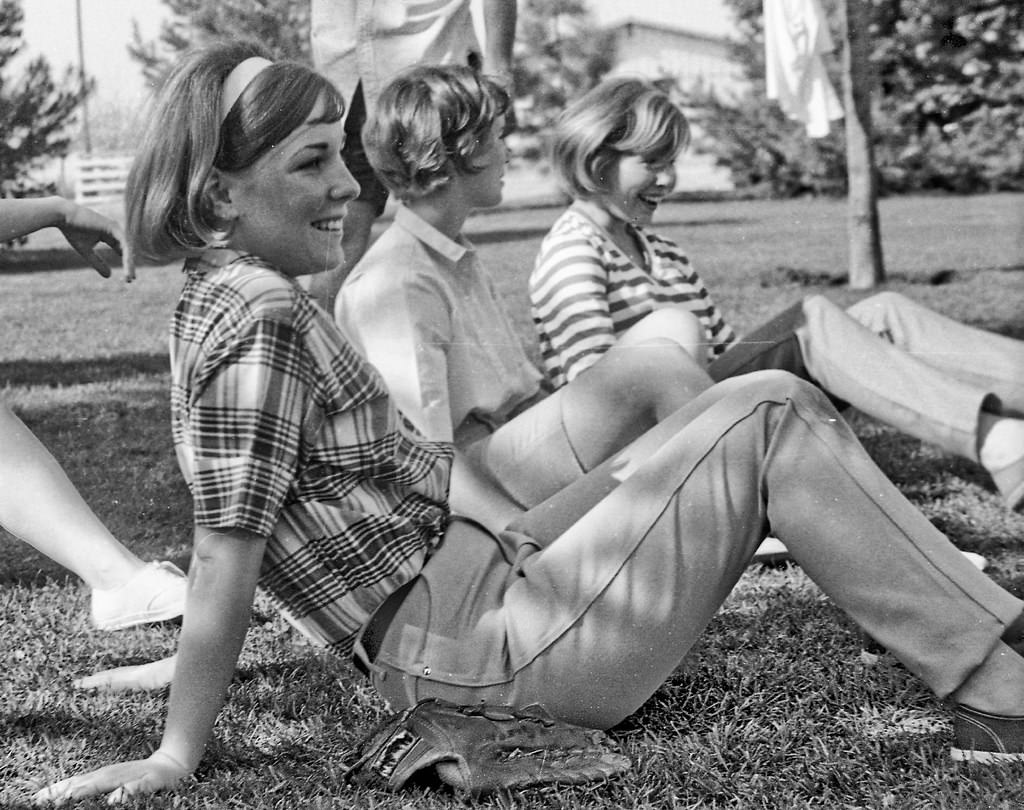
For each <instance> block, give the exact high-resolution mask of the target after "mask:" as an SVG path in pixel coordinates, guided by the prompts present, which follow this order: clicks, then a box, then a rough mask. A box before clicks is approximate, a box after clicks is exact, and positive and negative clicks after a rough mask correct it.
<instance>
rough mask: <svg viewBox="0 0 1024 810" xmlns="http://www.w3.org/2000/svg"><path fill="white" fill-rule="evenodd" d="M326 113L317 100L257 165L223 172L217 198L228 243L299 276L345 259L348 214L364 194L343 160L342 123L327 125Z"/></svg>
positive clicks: (333, 265)
mask: <svg viewBox="0 0 1024 810" xmlns="http://www.w3.org/2000/svg"><path fill="white" fill-rule="evenodd" d="M322 114H323V102H318V103H317V105H316V107H314V109H313V111H312V112H311V113H310V116H309V118H308V120H307V122H306V123H305V124H302V125H301V126H299V127H297V128H296V129H295V130H293V131H292V132H291V133H290V134H289V135H288V137H286V138H285V139H284V140H282V141H281V142H280V143H278V144H276V145H275V146H274V148H272V149H270V150H269V151H268V152H267V153H265V154H264V155H262V156H261V157H260V158H259V159H258V160H257V161H256V162H255V163H254V164H253V165H252V166H249V167H248V168H245V169H242V170H241V171H237V172H226V171H222V172H220V173H219V183H220V188H219V190H218V192H217V195H216V197H215V201H214V206H215V210H216V211H217V214H218V216H220V217H221V218H222V219H225V220H229V221H230V222H231V228H230V232H229V235H228V238H227V245H228V247H230V248H232V249H234V250H238V251H240V252H243V253H252V254H255V255H257V256H259V257H260V258H262V259H263V260H264V261H267V262H270V264H272V265H273V266H274V267H275V268H277V269H278V270H279V271H280V272H282V273H284V274H285V275H288V276H293V277H294V276H303V275H308V274H310V273H319V272H322V271H325V270H331V269H334V268H336V267H338V266H339V265H340V264H341V263H342V261H343V260H344V258H345V255H344V252H343V251H342V247H341V237H342V217H343V216H344V214H345V207H346V204H347V203H348V201H349V200H351V199H353V198H354V197H355V195H356V194H357V193H358V192H359V185H358V184H357V183H356V181H355V180H354V179H353V177H352V175H351V174H349V171H348V169H347V168H346V167H345V163H344V161H343V160H342V159H341V154H340V153H341V147H342V145H343V144H344V133H343V130H342V124H341V122H340V121H335V122H330V123H323V122H322V121H320V118H321V117H322Z"/></svg>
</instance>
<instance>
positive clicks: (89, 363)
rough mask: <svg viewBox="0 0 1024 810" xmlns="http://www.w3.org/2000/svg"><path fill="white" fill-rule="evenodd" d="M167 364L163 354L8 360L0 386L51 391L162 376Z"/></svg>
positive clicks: (2, 367)
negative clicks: (64, 387) (26, 387)
mask: <svg viewBox="0 0 1024 810" xmlns="http://www.w3.org/2000/svg"><path fill="white" fill-rule="evenodd" d="M169 362H170V361H169V360H168V357H167V355H166V354H163V353H161V354H152V353H144V352H138V353H135V354H119V355H115V356H113V357H101V358H94V357H90V358H86V359H77V360H8V361H4V362H0V386H31V385H44V386H50V387H54V388H55V387H58V386H68V385H81V384H82V383H95V382H109V381H112V380H123V379H124V378H125V377H137V376H140V375H152V374H166V373H167V372H168V370H169V368H170V366H169Z"/></svg>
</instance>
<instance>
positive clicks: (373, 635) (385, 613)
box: [352, 576, 419, 677]
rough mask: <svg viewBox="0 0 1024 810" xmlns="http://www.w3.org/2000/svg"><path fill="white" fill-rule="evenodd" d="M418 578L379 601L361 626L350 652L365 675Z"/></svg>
mask: <svg viewBox="0 0 1024 810" xmlns="http://www.w3.org/2000/svg"><path fill="white" fill-rule="evenodd" d="M418 579H419V577H418V576H415V577H413V578H412V579H410V580H409V581H408V582H406V583H405V584H404V585H402V586H401V587H400V588H398V590H396V591H393V592H392V593H391V594H390V595H389V596H388V598H387V599H385V600H384V601H383V602H382V603H381V605H380V607H379V608H377V610H376V611H374V614H373V615H372V616H371V617H370V620H369V621H368V622H367V623H366V626H365V627H363V632H362V635H361V636H360V637H359V639H358V641H356V644H355V649H354V650H353V653H352V662H353V663H354V664H355V667H356V669H358V670H359V671H360V672H362V673H363V674H364V675H366V676H367V677H369V676H370V665H371V664H372V663H373V662H374V661H376V660H377V653H379V652H380V645H381V642H382V641H383V640H384V636H385V635H386V634H387V632H388V629H389V628H390V627H391V622H392V621H393V620H394V618H395V614H396V613H398V609H399V608H400V607H401V606H402V602H404V601H405V597H406V596H408V595H409V591H411V590H412V586H413V585H415V584H416V581H417V580H418Z"/></svg>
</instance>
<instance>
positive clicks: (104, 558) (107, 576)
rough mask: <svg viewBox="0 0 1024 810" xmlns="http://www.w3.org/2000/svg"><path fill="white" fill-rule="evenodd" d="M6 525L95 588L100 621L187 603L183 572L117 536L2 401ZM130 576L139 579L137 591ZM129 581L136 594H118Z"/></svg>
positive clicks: (0, 504) (0, 500)
mask: <svg viewBox="0 0 1024 810" xmlns="http://www.w3.org/2000/svg"><path fill="white" fill-rule="evenodd" d="M0 524H2V525H3V527H4V528H5V529H7V531H9V532H10V533H11V534H13V535H16V536H17V537H19V538H21V539H22V540H24V541H25V542H26V543H28V544H29V545H31V546H32V547H33V548H35V549H36V550H38V551H40V552H42V553H43V554H45V555H46V556H48V557H50V558H51V559H52V560H54V561H55V562H57V563H59V564H60V565H62V566H64V567H65V568H67V569H68V570H70V571H72V572H74V573H75V574H77V575H78V576H79V577H81V578H82V579H83V580H84V581H85V582H86V584H87V585H89V586H90V587H91V588H93V593H94V605H93V607H94V611H93V614H94V616H93V617H94V620H96V621H97V623H98V624H100V626H103V627H107V628H108V629H115V628H116V627H121V626H127V624H136V623H140V622H143V621H159V620H163V619H169V618H172V617H174V616H178V615H180V614H181V611H182V609H183V608H184V603H185V579H184V575H183V574H182V573H181V572H180V571H178V570H177V569H175V568H173V566H170V565H169V563H163V564H147V563H145V562H143V561H142V560H140V559H139V558H138V557H137V556H135V555H134V554H133V553H132V552H131V551H129V550H128V549H127V548H125V547H124V546H123V545H122V544H121V543H120V542H118V540H117V539H116V538H115V537H114V536H113V535H112V534H111V533H110V532H109V531H108V530H107V527H106V526H104V525H103V523H102V522H101V521H100V519H99V518H98V517H96V515H95V513H94V512H93V511H92V509H90V508H89V506H88V504H86V503H85V501H84V500H83V499H82V496H81V495H80V494H79V492H78V490H77V489H76V488H75V486H74V484H72V483H71V481H70V480H69V479H68V477H67V475H66V474H65V472H64V470H63V469H61V466H60V464H58V463H57V460H56V459H55V458H54V457H53V456H52V455H51V454H50V452H49V451H48V450H47V449H46V448H45V447H44V446H43V444H42V443H41V442H40V441H39V440H38V439H37V438H36V437H35V435H34V434H33V433H32V432H31V431H30V430H29V429H28V428H27V427H26V426H25V424H24V423H23V422H22V421H21V420H20V419H18V417H17V416H15V415H14V414H13V413H12V412H11V410H10V409H9V408H8V407H7V406H6V405H3V404H0ZM172 569H173V570H172ZM140 578H141V579H140ZM131 583H137V584H139V586H140V590H139V593H138V594H135V593H134V585H131ZM126 585H129V588H130V590H132V593H124V594H119V592H118V589H120V588H122V587H124V586H126ZM122 597H123V599H122ZM136 597H137V598H136ZM154 599H155V600H156V602H155V603H154V602H153V601H152V600H154ZM124 600H127V604H123V603H122V602H123V601H124ZM97 601H98V603H99V610H98V611H97V609H96V608H97ZM108 603H110V604H108ZM147 606H148V607H147ZM140 612H141V613H140Z"/></svg>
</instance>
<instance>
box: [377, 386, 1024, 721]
mask: <svg viewBox="0 0 1024 810" xmlns="http://www.w3.org/2000/svg"><path fill="white" fill-rule="evenodd" d="M673 430H674V433H673ZM651 445H654V446H658V447H660V449H658V450H657V451H656V452H654V453H653V454H652V453H651V452H650V451H651ZM620 481H621V482H622V483H619V482H620ZM604 493H609V494H607V495H606V496H605V497H602V495H604ZM595 498H599V499H600V500H599V502H598V503H597V505H596V506H594V507H593V508H592V509H591V508H589V507H590V506H591V504H592V503H593V501H594V499H595ZM574 499H575V501H576V502H575V503H574ZM553 500H554V501H557V503H555V504H553V505H548V506H546V508H543V509H541V510H539V511H538V512H536V513H534V512H531V513H529V514H527V515H526V516H525V517H524V519H523V520H522V521H521V522H520V523H518V524H516V525H515V526H513V527H510V531H509V533H507V535H506V536H505V537H504V538H503V540H502V542H501V543H500V544H499V545H500V546H502V548H503V550H502V552H501V553H502V554H504V556H505V558H506V559H505V561H504V562H503V563H495V561H496V560H497V559H498V556H500V555H498V553H497V552H495V553H494V554H492V557H491V559H490V560H489V562H488V564H487V565H485V566H484V573H483V574H481V575H480V576H479V577H475V576H474V574H473V573H472V569H471V568H466V567H464V566H465V563H466V561H467V554H466V553H463V549H464V550H467V551H468V549H471V548H472V549H481V548H482V547H483V545H482V544H481V543H479V542H473V543H470V544H466V545H464V546H463V549H460V550H458V551H457V552H455V557H456V558H457V559H454V560H453V559H452V558H450V557H449V556H448V555H446V553H445V547H444V546H442V549H441V551H440V552H438V555H437V556H435V558H432V560H431V561H430V562H429V563H428V565H427V567H426V569H425V570H424V572H423V576H422V579H423V580H424V582H425V584H424V585H423V586H422V587H421V588H419V589H418V590H417V591H416V592H415V593H416V596H415V598H410V599H408V600H407V601H406V603H404V604H403V605H402V606H401V607H400V608H399V610H398V614H397V615H396V617H395V619H394V621H393V623H392V625H391V627H390V629H389V631H388V632H387V633H386V635H385V637H384V640H383V643H382V647H381V650H380V656H379V659H378V663H379V664H380V665H381V666H382V668H383V669H382V671H383V672H384V677H382V678H381V677H379V676H378V677H377V678H376V680H375V684H376V685H377V686H378V688H380V689H381V691H383V692H384V694H385V695H386V696H388V697H389V699H392V700H396V701H405V700H414V699H417V698H419V697H423V696H426V695H431V694H436V695H439V696H442V697H447V698H449V699H453V700H456V701H457V702H463V703H473V702H476V701H477V700H481V699H487V700H507V701H510V702H513V703H527V702H531V701H541V702H543V703H545V704H547V705H548V706H549V707H550V708H551V709H552V710H553V711H554V713H555V714H556V715H559V716H562V717H565V718H567V719H571V720H575V721H576V722H580V723H583V724H587V725H593V726H598V727H606V726H609V725H613V724H614V723H617V722H619V721H620V720H621V719H622V718H624V717H625V716H627V715H628V714H630V713H632V712H633V711H635V710H636V708H637V707H639V706H640V705H641V704H642V703H643V702H644V701H645V700H646V699H647V698H648V697H649V696H650V694H652V693H653V691H654V690H655V689H656V688H657V687H658V685H659V684H661V683H662V682H663V681H664V679H665V678H666V677H668V675H669V674H670V673H671V672H672V671H673V670H674V669H675V667H676V666H678V664H679V662H680V661H681V660H682V659H683V657H684V656H685V654H686V652H687V650H688V649H689V648H690V646H691V645H692V644H693V642H694V640H695V639H696V638H697V636H698V635H699V634H700V633H701V632H702V631H703V629H704V627H705V626H706V624H707V622H708V621H709V620H710V619H711V617H712V615H713V614H714V613H715V611H716V610H717V609H718V607H719V605H720V604H721V602H722V600H723V599H724V598H725V596H726V595H727V594H728V593H729V591H730V590H731V589H732V587H733V585H734V584H735V582H736V580H737V579H738V577H739V576H740V574H741V573H742V571H743V570H744V567H745V565H746V563H747V560H748V559H749V557H750V555H751V554H752V553H753V551H754V549H755V548H756V546H757V544H758V543H759V542H760V540H761V539H762V538H763V537H764V536H765V534H766V532H767V531H768V530H769V528H770V529H771V530H772V531H773V532H774V533H776V534H778V536H779V537H781V538H782V539H783V540H784V541H785V542H786V543H787V545H788V546H789V547H790V550H791V552H792V553H793V556H794V558H796V559H797V561H798V562H799V563H800V564H801V565H802V566H803V567H804V569H805V570H806V571H807V572H808V573H809V574H810V575H811V577H812V578H813V579H814V580H815V581H816V582H817V583H818V584H819V585H820V586H821V587H822V588H823V589H824V590H825V592H826V593H828V594H829V595H830V596H831V597H832V598H833V599H834V600H835V601H836V602H837V604H839V606H840V607H842V608H843V609H844V610H846V611H847V612H848V613H849V614H850V615H851V616H852V617H853V618H854V619H855V620H856V621H857V622H858V623H859V624H861V626H862V627H864V628H865V629H866V630H867V631H868V632H870V633H871V634H872V635H873V636H875V637H876V638H878V639H879V640H881V641H882V642H883V643H886V644H887V645H888V646H889V647H890V649H891V650H892V651H893V652H894V653H895V654H896V655H897V656H898V657H899V658H900V660H902V661H903V662H904V663H905V664H906V665H907V667H908V668H909V669H910V670H911V671H913V672H915V673H916V674H918V675H919V676H920V677H922V678H923V679H924V680H925V681H926V682H927V683H928V684H929V685H930V686H931V687H932V688H933V689H934V690H935V691H936V692H937V693H938V694H939V695H943V696H944V695H948V694H950V693H952V692H954V691H956V697H957V699H958V700H963V701H966V702H970V703H971V704H972V705H975V707H976V708H980V709H982V710H987V711H993V712H1006V711H1008V708H1007V707H1008V706H1016V707H1018V709H1019V708H1021V707H1024V659H1022V658H1020V657H1019V656H1016V655H1015V654H1013V653H1012V652H1011V653H1010V654H1009V656H1007V655H1003V652H1004V651H1008V648H1005V647H1003V646H1002V645H1001V643H1000V640H999V639H1000V635H1001V633H1002V632H1003V631H1004V629H1005V627H1006V625H1008V624H1009V623H1010V622H1011V621H1013V620H1014V619H1015V618H1016V617H1017V616H1018V615H1019V614H1020V612H1021V606H1022V603H1021V602H1020V601H1019V600H1017V599H1015V598H1013V597H1012V596H1010V595H1009V594H1008V593H1006V592H1005V591H1003V590H1002V589H1001V588H999V587H997V586H996V585H995V584H994V583H993V582H992V581H991V580H989V579H988V578H987V577H985V576H984V575H983V574H981V573H979V572H978V571H977V570H976V569H975V568H974V567H973V566H972V565H971V564H970V563H968V562H966V561H965V560H964V559H963V558H962V556H961V555H960V554H959V552H957V551H956V549H955V548H953V546H952V545H951V544H950V543H949V542H948V540H946V538H945V537H943V535H942V534H941V533H939V532H938V531H937V530H936V529H935V528H934V527H933V526H931V524H929V523H928V521H927V520H925V519H924V517H923V516H921V515H920V513H918V512H917V511H916V510H915V509H914V508H913V506H912V505H911V504H909V503H908V502H907V501H906V500H905V499H904V498H903V497H902V496H901V495H900V493H899V492H898V491H897V490H896V488H895V487H894V486H893V485H892V484H891V483H890V482H889V481H887V480H886V479H885V477H884V476H883V475H882V473H881V472H880V471H879V470H878V469H877V468H876V467H875V466H874V464H873V463H872V462H871V460H870V459H869V458H868V457H867V455H866V454H865V452H864V451H863V449H862V448H861V447H860V445H859V443H858V442H857V440H856V438H855V437H854V436H853V434H852V433H851V432H850V430H849V428H848V427H847V426H846V425H845V424H844V423H843V421H842V420H841V419H840V418H839V417H838V415H837V414H836V412H835V411H834V410H833V409H832V408H831V406H829V405H828V404H827V402H826V401H825V399H824V397H823V396H822V395H821V394H820V392H817V391H815V390H813V389H811V388H809V387H808V386H806V385H805V384H803V383H800V382H799V381H797V380H795V379H793V378H792V377H791V376H789V375H779V374H771V373H768V374H762V375H756V376H753V377H746V378H743V379H738V380H735V381H730V382H729V383H726V384H725V385H723V386H717V387H716V388H715V389H712V391H711V392H709V393H708V394H707V395H705V396H704V397H701V398H699V399H698V400H697V401H695V402H694V403H693V404H692V405H691V406H690V407H689V408H684V409H682V410H681V411H679V412H678V413H677V414H676V415H673V416H672V417H670V418H669V419H668V420H666V421H665V422H663V423H661V424H659V425H658V426H657V427H656V428H655V429H654V430H653V431H652V434H651V435H645V436H644V437H643V438H642V439H641V440H640V441H639V442H638V443H637V444H636V445H635V446H631V447H630V448H628V449H627V450H626V451H624V452H623V453H621V454H619V455H618V456H616V457H614V458H611V459H609V460H608V461H607V462H606V463H605V464H604V465H602V466H601V467H599V468H598V469H597V470H595V471H594V473H592V474H591V475H588V476H587V477H586V478H584V479H582V480H581V481H580V482H578V484H575V485H573V486H572V487H570V488H569V489H568V490H566V491H565V492H563V493H559V495H558V496H556V498H555V499H553ZM581 512H582V513H583V514H582V516H580V514H581ZM559 519H561V520H563V521H565V522H567V523H568V524H569V525H568V528H566V529H565V530H564V531H563V527H562V526H561V525H559V524H558V521H559ZM552 532H558V534H557V536H555V537H552V536H551V533H552ZM446 542H447V541H446ZM536 549H541V550H539V551H537V550H536ZM481 553H483V552H481ZM455 569H458V570H457V574H456V573H453V571H455ZM474 582H475V583H476V584H478V585H479V587H473V585H472V584H471V583H474ZM442 583H443V587H438V585H440V584H442ZM502 584H504V588H502V587H501V585H502ZM453 588H456V590H452V589H453ZM502 590H503V593H502ZM424 621H425V622H426V623H427V625H426V626H424V625H423V624H422V622H424ZM475 655H479V656H480V658H479V659H474V656H475ZM474 660H475V661H476V666H477V670H476V674H477V677H476V679H475V680H474V679H473V677H472V675H473V671H474V667H473V661H474ZM452 673H455V674H452Z"/></svg>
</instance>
